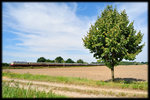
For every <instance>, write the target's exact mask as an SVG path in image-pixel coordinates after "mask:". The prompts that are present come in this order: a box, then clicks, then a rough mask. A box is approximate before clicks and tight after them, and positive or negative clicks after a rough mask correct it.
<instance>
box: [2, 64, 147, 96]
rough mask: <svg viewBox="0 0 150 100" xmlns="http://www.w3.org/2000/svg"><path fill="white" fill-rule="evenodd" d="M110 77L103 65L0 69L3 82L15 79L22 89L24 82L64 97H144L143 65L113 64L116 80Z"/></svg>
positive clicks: (145, 78)
mask: <svg viewBox="0 0 150 100" xmlns="http://www.w3.org/2000/svg"><path fill="white" fill-rule="evenodd" d="M15 73H16V74H15ZM110 79H111V71H110V69H109V68H107V67H106V66H92V67H61V68H59V67H57V68H54V67H53V68H48V67H47V68H29V69H27V68H26V69H3V83H5V82H10V83H11V84H16V83H15V82H17V83H18V85H17V86H19V87H25V88H27V87H29V86H28V83H32V86H31V87H32V88H33V89H38V90H39V91H41V90H42V91H43V90H44V91H47V92H49V91H52V92H53V93H55V94H58V95H64V96H67V97H75V98H76V97H79V98H80V97H86V98H87V97H90V98H91V97H94V98H95V97H98V98H99V97H100V98H108V97H110V98H116V97H121V98H124V97H128V98H137V97H139V98H146V97H147V96H148V95H147V94H148V92H147V90H148V83H147V81H148V66H147V65H128V66H127V65H124V66H123V65H120V66H117V67H115V80H119V82H109V80H110ZM131 81H135V82H131ZM138 81H139V82H138ZM141 81H142V82H141ZM143 81H144V82H143Z"/></svg>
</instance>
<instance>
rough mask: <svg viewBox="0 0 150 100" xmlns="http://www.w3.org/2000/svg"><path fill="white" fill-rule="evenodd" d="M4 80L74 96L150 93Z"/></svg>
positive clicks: (88, 96)
mask: <svg viewBox="0 0 150 100" xmlns="http://www.w3.org/2000/svg"><path fill="white" fill-rule="evenodd" d="M12 80H13V81H12ZM3 81H5V82H11V85H12V86H13V85H14V84H15V83H16V82H19V87H24V88H26V89H28V88H29V86H30V88H31V89H38V90H39V91H43V90H44V91H46V92H48V91H52V92H53V93H56V94H61V95H65V96H68V97H72V98H116V97H119V98H122V97H123V98H124V97H130V98H131V97H147V95H148V93H147V91H137V90H124V89H111V88H110V89H108V88H107V89H106V88H95V87H91V86H82V85H70V84H64V83H55V82H41V81H29V80H22V79H12V78H7V77H3ZM30 83H31V84H30ZM29 84H30V85H29Z"/></svg>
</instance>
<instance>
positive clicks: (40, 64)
mask: <svg viewBox="0 0 150 100" xmlns="http://www.w3.org/2000/svg"><path fill="white" fill-rule="evenodd" d="M103 65H104V64H84V63H49V62H18V61H14V62H12V63H11V64H10V66H103Z"/></svg>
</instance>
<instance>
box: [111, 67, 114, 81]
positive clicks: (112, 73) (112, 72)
mask: <svg viewBox="0 0 150 100" xmlns="http://www.w3.org/2000/svg"><path fill="white" fill-rule="evenodd" d="M111 75H112V81H114V66H112V68H111Z"/></svg>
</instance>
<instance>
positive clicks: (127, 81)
mask: <svg viewBox="0 0 150 100" xmlns="http://www.w3.org/2000/svg"><path fill="white" fill-rule="evenodd" d="M111 81H112V80H111V79H109V80H106V81H105V82H111ZM139 81H146V80H143V79H136V78H115V79H114V82H123V83H133V82H139Z"/></svg>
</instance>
